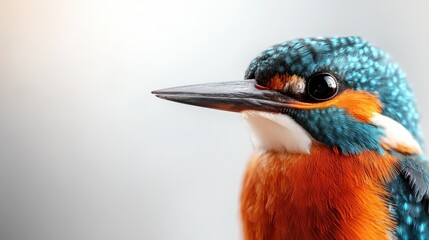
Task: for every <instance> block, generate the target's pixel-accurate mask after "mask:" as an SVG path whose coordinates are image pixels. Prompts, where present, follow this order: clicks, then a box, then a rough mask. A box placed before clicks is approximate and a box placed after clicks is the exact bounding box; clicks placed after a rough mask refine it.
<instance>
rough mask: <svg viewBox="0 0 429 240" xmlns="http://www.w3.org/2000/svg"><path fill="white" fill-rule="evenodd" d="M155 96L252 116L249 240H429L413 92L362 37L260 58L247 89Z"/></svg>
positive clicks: (425, 172)
mask: <svg viewBox="0 0 429 240" xmlns="http://www.w3.org/2000/svg"><path fill="white" fill-rule="evenodd" d="M152 93H153V94H155V95H156V96H158V97H160V98H163V99H166V100H171V101H175V102H179V103H185V104H190V105H195V106H200V107H207V108H213V109H219V110H226V111H232V112H239V113H242V115H243V117H244V119H245V121H246V122H247V123H248V125H249V128H250V130H251V138H252V142H253V145H254V148H255V152H254V153H253V155H252V157H251V159H250V161H249V163H248V166H247V169H246V171H245V174H244V181H243V187H242V193H241V201H240V202H241V207H240V215H241V220H242V229H243V238H244V239H246V240H266V239H268V240H270V239H273V240H274V239H275V240H277V239H404V240H406V239H410V240H411V239H419V240H423V239H429V208H428V202H429V167H428V163H427V162H428V161H427V159H426V157H425V156H424V148H423V147H424V144H423V137H422V133H421V129H420V125H419V113H418V110H417V108H416V104H415V99H414V95H413V93H412V91H411V88H410V86H409V84H408V83H407V81H406V76H405V73H404V72H403V71H402V70H401V69H400V68H399V66H398V65H397V64H396V63H395V62H394V61H392V60H391V58H390V57H389V55H388V54H387V53H385V52H384V51H382V50H381V49H379V48H377V47H374V46H373V45H371V44H370V43H368V42H367V41H365V40H363V39H361V38H360V37H356V36H352V37H330V38H325V37H317V38H303V39H295V40H291V41H286V42H283V43H280V44H277V45H274V46H272V47H270V48H268V49H267V50H265V51H264V52H262V53H261V54H259V55H258V56H257V57H256V58H255V59H254V60H253V61H252V62H251V63H250V66H249V67H248V69H247V70H246V72H245V78H244V80H239V81H229V82H220V83H208V84H197V85H190V86H183V87H174V88H167V89H162V90H157V91H153V92H152Z"/></svg>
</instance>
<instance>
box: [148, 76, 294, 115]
mask: <svg viewBox="0 0 429 240" xmlns="http://www.w3.org/2000/svg"><path fill="white" fill-rule="evenodd" d="M152 93H153V94H155V95H156V96H157V97H160V98H163V99H166V100H170V101H174V102H179V103H185V104H190V105H195V106H200V107H207V108H214V109H220V110H225V111H232V112H241V111H245V110H258V111H266V112H280V111H281V109H284V108H285V107H288V105H289V104H290V103H293V102H296V100H294V99H293V98H291V97H288V96H286V95H284V94H282V93H280V92H276V91H272V90H269V89H267V88H265V87H261V86H259V85H257V83H256V81H255V80H253V79H250V80H244V81H232V82H220V83H208V84H197V85H190V86H183V87H174V88H166V89H161V90H157V91H153V92H152Z"/></svg>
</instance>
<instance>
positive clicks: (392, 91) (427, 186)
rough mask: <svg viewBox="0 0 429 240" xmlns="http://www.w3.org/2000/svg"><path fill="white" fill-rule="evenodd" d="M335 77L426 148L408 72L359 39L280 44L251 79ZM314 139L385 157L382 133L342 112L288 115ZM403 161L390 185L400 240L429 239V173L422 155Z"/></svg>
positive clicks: (257, 64)
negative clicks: (373, 98) (374, 99)
mask: <svg viewBox="0 0 429 240" xmlns="http://www.w3.org/2000/svg"><path fill="white" fill-rule="evenodd" d="M319 72H330V73H332V74H334V75H335V76H337V77H338V78H339V80H340V81H341V82H342V83H343V84H345V85H347V86H348V87H350V88H353V89H355V90H364V91H367V92H370V93H373V94H376V95H378V96H379V99H380V101H381V102H382V104H383V112H382V114H383V115H385V116H388V117H390V118H392V119H394V120H395V121H397V122H398V123H400V124H402V125H403V126H404V127H405V128H406V129H408V131H410V133H411V134H412V135H413V136H414V138H415V139H417V141H419V143H420V144H421V145H422V146H423V138H422V134H421V130H420V126H419V114H418V111H417V109H416V106H415V101H414V96H413V93H412V91H411V89H410V87H409V85H408V83H407V81H406V77H405V74H404V72H403V71H402V70H401V69H400V68H399V67H398V65H397V64H395V63H394V62H392V61H391V60H390V58H389V56H388V55H387V54H386V53H385V52H383V51H382V50H380V49H378V48H376V47H373V46H372V45H370V44H369V43H368V42H366V41H364V40H362V39H361V38H359V37H337V38H305V39H297V40H292V41H288V42H284V43H281V44H278V45H275V46H273V47H271V48H269V49H267V50H266V51H264V52H263V53H261V54H260V55H259V56H258V57H257V58H255V59H254V60H253V61H252V62H251V64H250V66H249V68H248V69H247V71H246V74H245V77H246V79H256V81H257V82H258V84H260V85H263V86H266V85H267V84H268V82H269V81H270V79H271V78H272V77H274V76H275V75H282V74H289V75H298V76H300V77H302V78H304V79H308V78H309V77H310V76H312V75H314V74H316V73H319ZM285 111H287V112H285V113H287V114H288V115H289V116H291V117H292V118H293V119H294V120H295V121H296V122H298V123H299V124H300V125H301V126H302V127H304V128H305V129H306V130H307V131H308V132H309V133H310V134H311V135H312V136H313V137H314V138H315V139H317V140H318V141H320V142H322V143H324V144H325V145H327V146H331V147H336V148H337V149H339V150H340V151H341V152H342V153H343V154H359V153H361V152H363V151H367V150H374V151H377V152H379V153H380V154H383V152H384V150H383V149H382V148H381V146H380V137H381V136H382V135H383V134H384V132H383V129H380V128H378V127H376V126H375V125H371V124H367V123H362V122H359V121H357V120H356V119H354V118H353V117H352V116H350V115H349V114H348V113H347V112H345V111H344V110H343V109H337V108H327V109H324V110H321V109H314V110H294V109H287V110H285ZM392 154H395V156H396V157H397V158H398V159H402V161H400V163H401V166H400V169H399V172H400V173H401V174H399V175H398V176H397V177H396V178H395V179H394V180H392V181H391V182H390V183H389V185H388V186H387V187H388V189H389V192H390V193H391V199H390V201H391V203H392V204H391V208H392V217H395V218H396V219H397V230H396V236H397V237H398V239H429V214H428V212H429V211H428V206H427V201H429V170H428V169H429V168H428V166H427V162H426V160H425V158H424V157H423V156H420V155H418V156H417V155H415V156H404V155H401V154H399V153H395V152H392Z"/></svg>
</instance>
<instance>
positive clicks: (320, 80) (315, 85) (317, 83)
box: [307, 73, 339, 102]
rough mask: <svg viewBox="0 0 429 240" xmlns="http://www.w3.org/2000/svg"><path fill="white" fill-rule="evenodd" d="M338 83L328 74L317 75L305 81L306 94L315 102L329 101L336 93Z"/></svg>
mask: <svg viewBox="0 0 429 240" xmlns="http://www.w3.org/2000/svg"><path fill="white" fill-rule="evenodd" d="M338 87H339V86H338V81H337V79H336V78H335V77H334V76H332V75H331V74H329V73H318V74H315V75H313V76H311V77H310V78H309V79H308V81H307V94H308V96H309V97H310V98H312V99H313V100H315V101H318V102H320V101H326V100H329V99H331V98H333V97H335V95H337V93H338Z"/></svg>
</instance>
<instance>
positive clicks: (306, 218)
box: [241, 146, 396, 240]
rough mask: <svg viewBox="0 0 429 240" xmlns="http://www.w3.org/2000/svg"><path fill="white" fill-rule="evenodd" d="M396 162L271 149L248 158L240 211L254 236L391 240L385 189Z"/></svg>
mask: <svg viewBox="0 0 429 240" xmlns="http://www.w3.org/2000/svg"><path fill="white" fill-rule="evenodd" d="M395 164H396V161H395V159H394V158H393V157H391V156H390V155H386V156H380V155H378V154H376V153H373V152H366V153H364V154H361V155H359V156H342V155H338V154H335V153H334V152H333V151H331V150H330V149H328V148H325V147H322V146H314V147H313V149H312V150H311V153H310V154H289V153H275V152H268V153H265V154H263V155H259V156H256V157H255V158H254V159H252V161H251V162H250V164H249V166H248V169H247V172H246V175H245V179H244V184H243V191H242V196H241V215H242V221H243V229H244V237H245V239H247V240H250V239H388V237H389V232H391V231H392V230H393V229H394V222H393V220H392V218H391V217H389V209H388V203H387V202H386V200H385V199H387V196H388V193H387V190H386V188H385V183H386V181H387V180H388V179H389V178H390V177H391V175H392V174H393V173H394V166H395Z"/></svg>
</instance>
